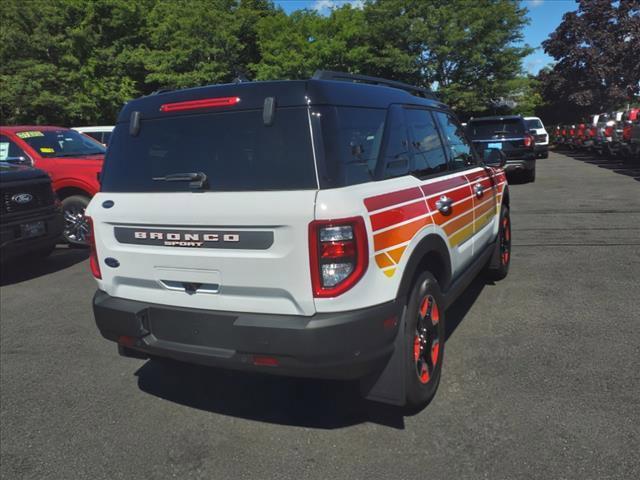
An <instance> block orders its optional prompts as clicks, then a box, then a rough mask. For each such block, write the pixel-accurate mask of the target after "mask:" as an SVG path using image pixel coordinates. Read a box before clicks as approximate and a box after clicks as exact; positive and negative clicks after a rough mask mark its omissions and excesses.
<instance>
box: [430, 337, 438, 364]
mask: <svg viewBox="0 0 640 480" xmlns="http://www.w3.org/2000/svg"><path fill="white" fill-rule="evenodd" d="M439 353H440V342H438V341H436V342H434V343H433V345H431V364H432V365H433V366H434V367H435V366H436V363H438V354H439Z"/></svg>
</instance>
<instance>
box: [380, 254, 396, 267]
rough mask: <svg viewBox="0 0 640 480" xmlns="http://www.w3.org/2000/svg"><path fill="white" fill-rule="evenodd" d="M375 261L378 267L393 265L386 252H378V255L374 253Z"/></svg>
mask: <svg viewBox="0 0 640 480" xmlns="http://www.w3.org/2000/svg"><path fill="white" fill-rule="evenodd" d="M376 263H377V264H378V266H379V267H380V268H385V267H390V266H392V265H393V262H392V261H391V259H390V258H389V257H388V256H387V254H386V253H380V254H379V255H376Z"/></svg>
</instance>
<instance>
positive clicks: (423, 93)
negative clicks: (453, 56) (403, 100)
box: [311, 70, 437, 100]
mask: <svg viewBox="0 0 640 480" xmlns="http://www.w3.org/2000/svg"><path fill="white" fill-rule="evenodd" d="M311 78H312V79H313V80H337V81H342V82H353V83H370V84H372V85H383V86H386V87H392V88H398V89H400V90H404V91H406V92H409V93H411V94H412V95H415V96H417V97H425V98H432V99H434V100H437V97H436V95H435V94H434V93H433V92H432V91H431V90H429V89H427V88H422V87H415V86H413V85H409V84H408V83H402V82H396V81H395V80H387V79H386V78H379V77H370V76H368V75H358V74H355V73H345V72H334V71H332V70H316V71H315V73H314V74H313V77H311Z"/></svg>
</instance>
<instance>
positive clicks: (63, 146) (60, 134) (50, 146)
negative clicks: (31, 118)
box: [16, 128, 105, 157]
mask: <svg viewBox="0 0 640 480" xmlns="http://www.w3.org/2000/svg"><path fill="white" fill-rule="evenodd" d="M16 136H17V137H19V138H21V139H22V140H24V141H25V142H27V143H28V144H29V146H30V147H31V148H33V149H34V150H35V151H36V152H38V154H39V155H42V156H43V157H81V156H85V155H102V154H104V152H105V148H104V146H103V145H101V144H100V143H98V142H96V141H95V140H93V139H92V138H89V137H87V136H86V135H82V134H81V133H78V132H76V131H75V130H69V129H66V128H61V129H60V130H37V129H34V130H25V131H22V132H17V133H16Z"/></svg>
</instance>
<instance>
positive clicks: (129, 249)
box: [88, 190, 316, 315]
mask: <svg viewBox="0 0 640 480" xmlns="http://www.w3.org/2000/svg"><path fill="white" fill-rule="evenodd" d="M315 195H316V192H315V191H311V190H309V191H289V192H251V193H239V192H215V193H214V192H204V193H188V192H180V193H171V194H164V193H150V194H128V193H100V194H98V195H96V197H94V200H93V201H92V202H91V205H90V207H89V210H88V214H89V216H91V217H92V218H93V221H94V229H95V234H96V247H97V251H98V257H99V259H100V263H101V265H100V266H101V272H102V280H101V281H99V284H100V288H101V289H102V290H105V291H106V292H107V293H108V294H109V295H112V296H114V297H120V298H128V299H134V300H139V301H143V302H150V303H157V304H166V305H174V306H180V307H190V308H203V309H211V310H220V311H233V312H243V311H250V312H256V313H274V314H298V315H311V314H313V313H314V312H315V308H314V304H313V297H312V289H311V275H310V271H309V250H308V240H307V238H308V225H309V223H310V222H311V221H312V220H313V217H314V209H315ZM108 200H110V201H112V202H113V204H114V205H113V207H110V208H104V207H102V204H103V203H104V202H105V201H108ZM107 205H108V204H107ZM107 258H113V259H115V260H116V261H117V263H118V266H117V267H115V268H114V267H110V266H108V265H107V263H105V260H106V259H107Z"/></svg>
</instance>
